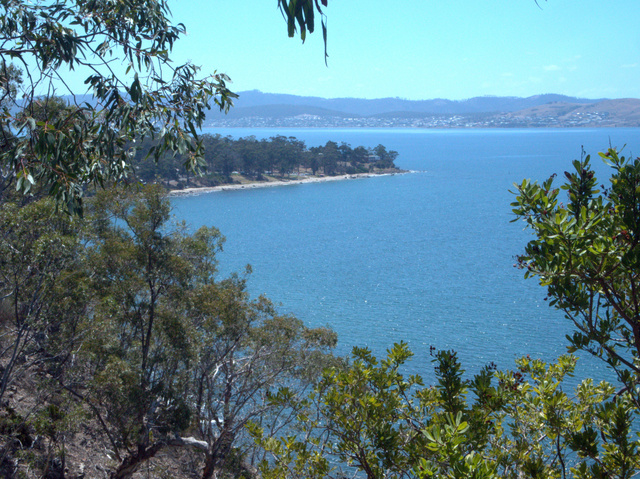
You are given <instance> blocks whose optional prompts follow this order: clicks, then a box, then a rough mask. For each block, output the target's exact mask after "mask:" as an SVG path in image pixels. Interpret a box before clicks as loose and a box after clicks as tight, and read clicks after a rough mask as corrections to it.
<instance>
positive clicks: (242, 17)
mask: <svg viewBox="0 0 640 479" xmlns="http://www.w3.org/2000/svg"><path fill="white" fill-rule="evenodd" d="M539 3H540V7H538V6H536V3H535V1H534V0H367V1H363V0H329V6H328V8H326V10H325V11H326V14H327V18H328V30H329V37H328V52H329V60H328V67H327V66H325V64H324V58H323V52H324V51H323V45H322V33H321V30H320V27H319V25H318V30H317V31H316V32H315V33H314V34H313V35H310V36H309V37H308V38H307V41H306V43H305V44H304V45H303V44H302V42H301V41H300V39H299V38H295V39H290V38H288V37H287V34H286V25H285V23H284V20H283V19H282V16H281V14H280V12H279V11H278V9H277V2H276V0H245V1H238V0H182V1H180V2H178V1H173V2H170V6H171V8H172V12H173V19H174V20H175V21H176V22H182V23H184V24H185V25H186V27H187V31H188V35H187V36H186V37H184V38H183V39H182V40H181V41H180V42H179V43H178V44H176V46H175V49H174V53H173V58H174V59H175V60H176V61H177V62H181V61H185V60H191V61H192V62H193V63H195V64H198V65H201V66H202V67H203V72H204V73H209V72H213V71H214V70H217V71H219V72H224V73H226V74H228V75H229V76H230V77H231V79H232V80H233V83H232V85H231V87H232V89H234V90H235V91H243V90H252V89H257V90H261V91H264V92H270V93H290V94H295V95H313V96H321V97H326V98H335V97H360V98H384V97H400V98H408V99H414V100H418V99H430V98H447V99H465V98H471V97H474V96H483V95H497V96H530V95H536V94H541V93H561V94H566V95H572V96H579V97H586V98H602V97H607V98H626V97H634V98H640V81H639V80H640V29H639V28H638V25H640V5H639V4H638V0H617V1H615V2H610V1H606V0H548V1H546V2H545V1H544V0H541V1H540V2H539Z"/></svg>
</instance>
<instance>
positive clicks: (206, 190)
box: [169, 173, 399, 196]
mask: <svg viewBox="0 0 640 479" xmlns="http://www.w3.org/2000/svg"><path fill="white" fill-rule="evenodd" d="M396 174H399V173H381V174H376V173H358V174H355V175H339V176H321V177H318V176H312V177H309V178H303V179H300V180H289V181H287V180H284V181H260V182H255V183H245V184H242V185H239V184H236V185H220V186H209V187H207V186H204V187H200V188H185V189H183V190H172V191H170V192H169V194H170V195H173V196H183V195H199V194H202V193H215V192H216V191H231V190H247V189H252V188H267V187H271V186H288V185H301V184H303V183H322V182H325V181H337V180H355V179H358V178H371V177H373V176H387V175H396Z"/></svg>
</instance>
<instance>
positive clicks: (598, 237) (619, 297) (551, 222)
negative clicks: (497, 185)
mask: <svg viewBox="0 0 640 479" xmlns="http://www.w3.org/2000/svg"><path fill="white" fill-rule="evenodd" d="M600 156H601V157H602V158H603V160H604V161H605V162H606V163H607V164H608V165H609V166H610V167H611V169H612V175H611V178H610V180H609V186H605V185H601V186H598V179H597V178H596V176H595V174H594V172H593V170H592V169H591V165H590V158H589V156H586V157H584V158H583V159H582V160H580V161H578V160H576V161H574V162H573V167H574V170H573V171H571V172H569V171H566V172H565V173H564V176H565V178H566V182H565V183H564V184H563V185H561V186H560V188H557V187H555V186H554V184H553V177H552V178H549V179H548V180H547V181H545V182H544V183H542V184H538V183H531V182H529V181H528V180H525V181H523V182H522V184H520V185H516V187H517V191H516V194H517V197H516V201H515V202H514V203H513V204H512V205H513V207H514V210H513V211H514V213H515V214H516V215H517V218H516V219H523V220H524V221H525V222H526V224H527V226H528V227H529V228H531V230H532V231H533V233H534V234H535V236H536V238H535V239H534V240H532V241H530V242H529V244H528V245H527V246H526V248H525V253H524V254H523V255H522V256H520V257H519V258H518V261H519V264H520V266H521V267H522V268H523V269H525V270H526V271H525V277H530V276H536V277H538V278H539V280H540V284H541V285H543V286H545V287H546V288H547V291H548V297H549V299H550V304H551V305H552V306H555V307H556V308H558V309H560V310H562V311H563V312H564V313H565V316H566V317H567V318H568V319H570V320H571V321H572V322H573V324H574V326H575V328H576V331H575V332H574V333H573V334H572V335H571V336H570V337H568V339H569V342H570V345H571V349H572V350H574V351H575V350H584V351H587V352H589V353H590V354H592V355H594V356H596V357H598V358H601V359H603V360H604V361H606V362H607V364H608V365H609V366H610V367H611V368H612V369H613V370H614V371H615V372H616V374H617V376H618V378H619V379H620V381H621V382H622V383H623V384H624V385H625V390H626V391H627V392H628V393H629V394H630V397H631V398H632V399H633V401H634V402H635V404H636V407H640V389H639V385H640V246H639V244H640V159H638V158H636V159H631V158H629V159H627V158H625V157H624V156H620V155H619V154H618V152H617V151H616V150H614V149H609V150H608V151H607V152H606V153H601V154H600ZM561 192H564V194H566V203H564V202H563V201H562V199H563V198H562V197H561Z"/></svg>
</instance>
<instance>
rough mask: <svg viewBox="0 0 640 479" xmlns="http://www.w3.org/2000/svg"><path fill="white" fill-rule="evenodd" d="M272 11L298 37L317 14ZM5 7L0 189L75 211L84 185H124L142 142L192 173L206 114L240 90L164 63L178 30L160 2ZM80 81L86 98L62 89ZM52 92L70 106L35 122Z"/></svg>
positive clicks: (0, 21)
mask: <svg viewBox="0 0 640 479" xmlns="http://www.w3.org/2000/svg"><path fill="white" fill-rule="evenodd" d="M322 3H323V4H324V5H325V6H326V3H327V2H326V0H323V2H322ZM278 6H279V8H280V9H281V11H282V12H283V15H284V16H285V18H287V23H288V30H289V36H293V35H294V33H295V30H296V28H295V24H296V23H297V24H298V27H299V28H300V36H301V38H302V39H303V40H304V39H305V37H306V32H307V30H308V31H309V32H313V29H314V11H316V10H317V11H318V12H319V13H321V14H322V11H321V10H320V5H319V3H317V2H315V4H314V2H313V0H291V1H290V2H286V1H283V0H279V2H278ZM2 7H3V10H2V12H1V13H0V192H2V191H4V190H6V189H7V188H8V186H9V185H15V188H16V189H17V190H18V191H19V192H21V193H22V194H29V193H30V192H32V191H33V190H34V189H36V188H37V189H39V191H43V192H45V193H48V194H49V195H52V196H54V197H55V198H56V199H57V200H58V202H59V203H61V204H64V205H65V206H66V208H67V209H68V210H69V211H81V207H82V196H83V188H84V187H86V186H89V185H92V186H101V187H102V186H104V185H108V184H113V183H118V182H122V181H123V180H124V179H125V178H126V175H127V173H128V171H129V169H130V161H131V157H132V155H133V154H134V153H135V149H136V142H137V143H139V142H141V141H142V140H144V139H145V138H150V139H153V140H154V144H153V147H152V148H151V150H150V151H149V155H150V156H151V157H153V158H154V159H155V160H158V159H160V158H161V157H162V156H163V155H164V154H165V153H175V152H177V153H180V154H181V155H183V157H184V167H185V168H186V169H187V170H188V171H192V172H197V171H199V168H200V167H201V166H202V165H203V164H204V163H203V145H202V141H201V139H200V138H199V135H198V130H199V129H200V128H201V127H202V122H203V120H204V119H205V112H206V110H208V109H209V108H210V107H211V106H212V105H215V106H217V107H219V108H220V109H221V110H225V111H226V110H228V109H229V107H230V106H231V105H232V101H233V99H234V98H236V97H237V95H236V94H235V93H233V92H231V91H230V90H229V89H228V88H227V83H228V81H229V78H228V77H227V76H226V75H225V74H222V73H217V72H214V73H213V74H212V75H208V76H204V77H201V76H200V73H199V70H200V68H199V67H197V66H195V65H192V64H190V63H186V64H179V65H175V64H173V63H172V60H171V57H170V54H171V51H172V49H173V46H174V44H175V42H176V41H178V40H179V39H180V37H181V36H182V35H183V34H184V33H185V31H186V30H185V27H184V25H182V24H180V23H178V24H173V23H172V22H171V21H170V19H169V17H170V11H169V6H168V4H167V2H166V1H165V0H123V1H118V2H112V1H109V0H90V1H87V0H72V1H60V0H56V1H53V2H21V1H17V0H6V1H3V2H2ZM322 25H323V32H324V36H325V45H326V23H325V21H324V20H323V22H322ZM78 75H81V76H82V78H84V84H85V85H86V88H87V91H86V92H87V93H88V95H86V96H84V97H83V96H80V95H78V93H79V92H77V91H73V90H72V87H71V86H70V85H69V78H70V77H71V76H78ZM61 95H70V96H71V98H72V100H71V102H70V104H69V105H67V107H66V108H65V109H63V110H60V109H56V110H55V111H53V112H51V114H49V115H43V114H42V113H43V109H42V108H39V107H38V104H39V101H40V100H41V99H42V98H50V97H54V96H61ZM40 103H41V102H40ZM45 111H46V110H45ZM38 113H39V114H38Z"/></svg>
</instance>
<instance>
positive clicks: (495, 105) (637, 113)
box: [206, 90, 640, 127]
mask: <svg viewBox="0 0 640 479" xmlns="http://www.w3.org/2000/svg"><path fill="white" fill-rule="evenodd" d="M239 95H240V97H239V98H238V99H237V100H236V101H235V102H234V103H235V106H234V107H233V108H232V109H231V110H230V112H229V113H228V114H227V115H224V114H222V113H220V112H217V111H213V110H212V111H211V112H210V113H209V114H208V116H207V122H206V123H207V125H208V126H240V127H251V126H264V127H269V126H271V127H277V126H282V127H287V126H293V127H296V126H302V127H304V126H312V127H313V126H354V127H367V126H370V127H384V126H407V127H535V126H562V127H566V126H640V100H638V99H632V98H627V99H618V100H610V99H587V98H576V97H570V96H565V95H555V94H546V95H535V96H531V97H528V98H518V97H492V96H484V97H476V98H470V99H468V100H460V101H455V100H445V99H433V100H419V101H414V100H403V99H400V98H382V99H377V100H365V99H358V98H332V99H326V98H319V97H305V96H296V95H285V94H274V93H262V92H260V91H257V90H251V91H245V92H240V93H239Z"/></svg>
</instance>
